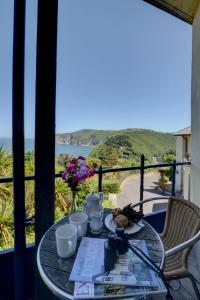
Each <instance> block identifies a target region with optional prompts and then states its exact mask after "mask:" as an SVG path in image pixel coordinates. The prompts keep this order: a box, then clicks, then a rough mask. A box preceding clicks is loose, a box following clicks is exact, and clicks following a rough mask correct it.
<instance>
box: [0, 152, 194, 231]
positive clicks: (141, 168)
mask: <svg viewBox="0 0 200 300" xmlns="http://www.w3.org/2000/svg"><path fill="white" fill-rule="evenodd" d="M140 162H141V163H140V165H139V166H132V167H118V168H102V167H101V166H100V167H99V168H98V169H97V171H96V173H97V174H98V191H99V192H101V191H102V180H103V175H104V174H107V173H118V172H127V171H140V199H139V200H140V201H142V200H143V198H144V197H143V194H144V176H145V170H148V169H158V168H159V169H160V168H166V167H172V188H171V195H172V196H175V195H176V190H175V186H176V169H177V166H183V165H190V164H191V162H190V161H184V162H177V161H176V160H174V161H173V162H171V163H159V164H150V165H145V164H144V162H145V156H144V155H143V154H142V155H141V159H140ZM61 176H62V174H61V173H56V174H55V178H59V177H61ZM30 180H35V176H34V175H32V176H25V177H24V181H30ZM8 182H13V177H4V178H0V184H1V183H8ZM140 210H141V211H142V210H143V206H142V205H141V206H140ZM33 219H34V218H33V217H28V218H26V220H25V226H29V225H33V224H34V221H33Z"/></svg>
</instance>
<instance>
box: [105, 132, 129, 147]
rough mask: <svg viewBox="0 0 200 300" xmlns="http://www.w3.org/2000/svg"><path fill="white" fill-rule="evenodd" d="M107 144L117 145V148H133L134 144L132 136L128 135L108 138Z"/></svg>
mask: <svg viewBox="0 0 200 300" xmlns="http://www.w3.org/2000/svg"><path fill="white" fill-rule="evenodd" d="M105 144H106V145H107V146H115V147H116V148H120V147H127V148H131V146H132V144H131V142H130V138H129V137H128V136H126V135H115V136H113V137H110V138H107V140H106V141H105Z"/></svg>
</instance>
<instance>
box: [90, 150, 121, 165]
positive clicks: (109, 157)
mask: <svg viewBox="0 0 200 300" xmlns="http://www.w3.org/2000/svg"><path fill="white" fill-rule="evenodd" d="M90 157H94V158H97V159H98V160H99V161H100V163H101V165H102V167H105V168H108V167H113V166H115V165H116V164H117V162H118V159H119V152H118V150H117V149H116V148H115V147H114V146H112V145H106V144H102V145H99V146H98V147H97V148H95V149H93V150H92V153H91V154H90Z"/></svg>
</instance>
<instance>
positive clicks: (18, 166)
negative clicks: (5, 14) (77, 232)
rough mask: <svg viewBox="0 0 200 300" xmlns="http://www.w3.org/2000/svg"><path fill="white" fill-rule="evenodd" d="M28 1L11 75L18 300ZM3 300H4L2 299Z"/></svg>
mask: <svg viewBox="0 0 200 300" xmlns="http://www.w3.org/2000/svg"><path fill="white" fill-rule="evenodd" d="M25 15H26V1H25V0H15V1H14V28H13V73H12V137H13V193H14V236H15V238H14V246H15V260H14V282H15V291H14V299H15V300H24V299H25V289H26V274H25V273H26V271H25V254H26V237H25V187H24V57H25ZM0 298H1V297H0Z"/></svg>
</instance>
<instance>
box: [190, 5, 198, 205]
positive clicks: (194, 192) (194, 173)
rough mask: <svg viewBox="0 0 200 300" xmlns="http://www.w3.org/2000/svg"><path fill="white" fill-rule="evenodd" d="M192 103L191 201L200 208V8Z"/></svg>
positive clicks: (195, 27) (195, 29) (194, 45)
mask: <svg viewBox="0 0 200 300" xmlns="http://www.w3.org/2000/svg"><path fill="white" fill-rule="evenodd" d="M191 103H192V108H191V112H192V118H191V119H192V123H191V131H192V141H191V163H192V165H191V201H192V202H194V203H195V204H197V205H198V206H200V117H199V115H200V6H199V8H198V10H197V13H196V15H195V18H194V23H193V41H192V102H191Z"/></svg>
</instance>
